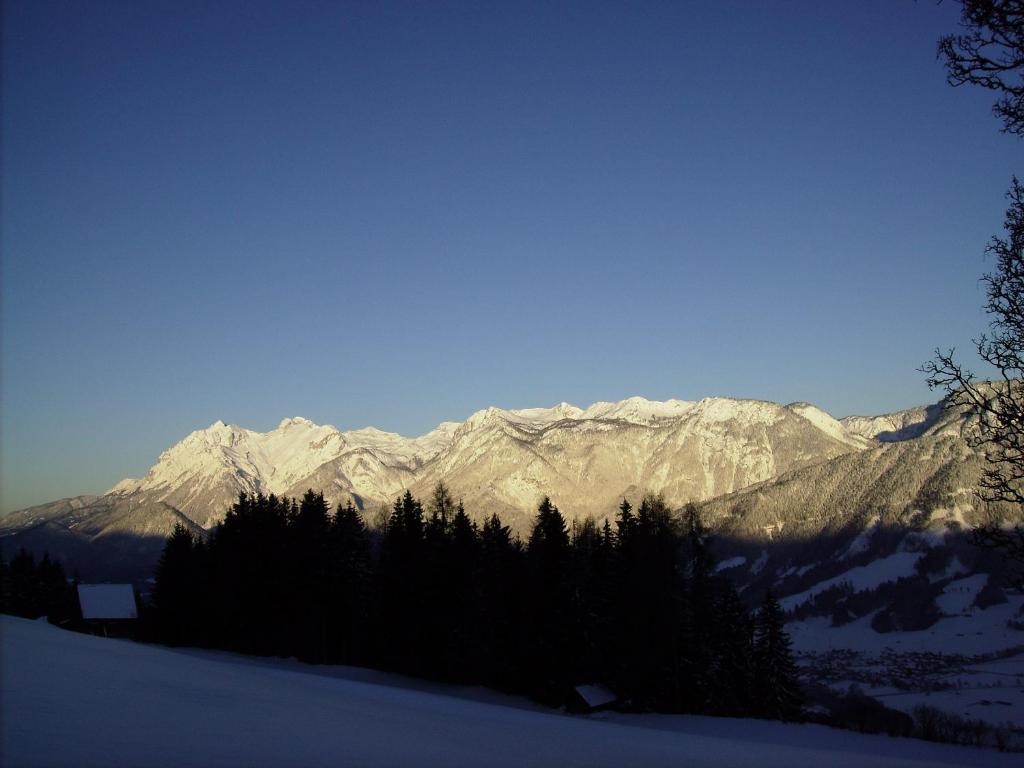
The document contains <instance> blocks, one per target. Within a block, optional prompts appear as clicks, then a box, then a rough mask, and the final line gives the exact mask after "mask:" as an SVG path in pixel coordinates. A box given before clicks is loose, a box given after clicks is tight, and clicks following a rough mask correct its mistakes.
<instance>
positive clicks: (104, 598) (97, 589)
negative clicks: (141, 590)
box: [78, 584, 139, 636]
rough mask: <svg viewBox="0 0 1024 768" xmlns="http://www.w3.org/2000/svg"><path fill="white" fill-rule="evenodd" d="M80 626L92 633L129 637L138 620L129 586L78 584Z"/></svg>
mask: <svg viewBox="0 0 1024 768" xmlns="http://www.w3.org/2000/svg"><path fill="white" fill-rule="evenodd" d="M78 604H79V606H80V607H81V609H82V624H83V625H84V626H85V627H86V629H88V630H89V631H90V632H92V633H93V634H103V635H105V636H106V635H117V636H124V635H128V634H131V632H132V630H134V628H135V622H136V620H137V619H138V618H139V609H138V606H137V605H136V603H135V590H134V589H133V588H132V585H131V584H79V585H78Z"/></svg>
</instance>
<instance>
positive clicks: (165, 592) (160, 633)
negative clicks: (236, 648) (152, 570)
mask: <svg viewBox="0 0 1024 768" xmlns="http://www.w3.org/2000/svg"><path fill="white" fill-rule="evenodd" d="M199 560H200V558H199V556H198V555H197V553H196V537H195V536H193V534H192V532H191V531H190V530H189V529H187V528H186V527H185V526H184V525H182V524H181V523H177V524H176V525H175V526H174V531H173V532H172V533H171V535H170V536H169V537H168V538H167V543H166V544H164V551H163V553H162V554H161V555H160V560H159V562H158V563H157V566H156V574H155V575H156V579H155V584H154V585H153V594H152V603H153V609H154V615H155V621H156V627H155V629H156V633H157V637H158V638H160V640H161V641H163V642H165V643H170V644H172V645H191V644H196V643H199V642H200V638H201V635H202V633H203V631H204V628H203V627H202V626H201V625H202V620H203V619H204V618H205V616H204V615H203V611H202V610H201V608H200V603H201V601H202V600H203V594H204V592H205V586H206V585H205V582H206V578H207V575H206V574H205V573H204V572H203V571H202V568H201V564H200V562H199Z"/></svg>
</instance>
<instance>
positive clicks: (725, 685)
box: [707, 578, 754, 717]
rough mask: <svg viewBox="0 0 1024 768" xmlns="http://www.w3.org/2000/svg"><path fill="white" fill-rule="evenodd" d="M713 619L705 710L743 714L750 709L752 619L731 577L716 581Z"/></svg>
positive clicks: (752, 668) (735, 714) (752, 684)
mask: <svg viewBox="0 0 1024 768" xmlns="http://www.w3.org/2000/svg"><path fill="white" fill-rule="evenodd" d="M714 592H715V599H714V614H713V615H714V621H713V624H712V627H711V631H710V632H709V633H708V637H709V641H710V646H711V647H710V653H709V657H710V663H711V668H710V672H709V674H708V676H707V677H708V680H709V682H710V688H709V690H708V697H707V698H708V709H707V711H708V713H709V714H715V715H724V716H727V717H743V716H745V715H749V714H750V713H751V712H752V709H753V704H754V702H753V698H752V690H753V686H754V659H753V653H754V649H753V632H754V626H753V621H752V620H751V618H750V614H749V613H748V612H747V609H746V607H745V606H744V605H743V603H742V602H741V601H740V598H739V595H738V594H737V593H736V588H735V587H734V586H733V584H732V581H730V580H729V579H728V578H719V579H716V581H715V590H714Z"/></svg>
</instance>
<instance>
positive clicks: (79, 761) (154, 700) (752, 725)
mask: <svg viewBox="0 0 1024 768" xmlns="http://www.w3.org/2000/svg"><path fill="white" fill-rule="evenodd" d="M0 658H2V659H3V664H4V670H3V672H4V675H3V686H2V687H0V711H2V712H3V717H2V718H0V754H2V755H3V761H4V764H5V765H12V766H14V765H17V766H25V767H26V768H30V767H32V766H67V765H75V766H137V767H138V768H147V767H148V766H243V765H244V766H254V767H259V766H282V765H287V766H296V767H297V766H328V765H330V766H366V767H368V768H372V767H373V766H398V765H403V766H425V765H429V766H441V765H444V766H525V765H530V766H627V765H628V766H656V765H664V766H687V768H702V767H703V768H714V767H720V766H749V767H750V768H754V766H757V767H758V768H768V767H771V766H778V767H779V768H782V767H783V766H785V767H786V768H799V767H800V766H809V767H813V768H821V767H822V766H835V767H836V768H844V767H850V768H852V767H853V766H864V767H865V768H874V767H876V766H891V767H892V768H899V767H900V766H906V767H907V768H909V767H910V766H927V765H932V766H939V765H943V766H952V765H960V766H975V767H976V768H986V767H987V766H1009V765H1019V764H1020V756H1019V755H1004V754H1000V753H998V752H994V751H983V750H973V749H966V748H960V747H949V746H945V745H938V744H928V743H925V742H920V741H914V740H909V739H890V738H887V737H884V736H863V735H860V734H855V733H851V732H846V731H836V730H832V729H829V728H824V727H822V726H812V725H788V724H782V723H771V722H764V721H751V720H729V719H714V718H703V717H682V716H667V715H664V716H659V715H650V716H633V715H620V714H615V713H606V714H604V715H595V716H592V717H574V716H567V715H560V714H557V713H551V712H547V711H540V710H538V709H537V708H535V707H532V706H531V705H529V704H527V703H525V702H520V704H519V706H509V704H511V703H513V702H514V701H515V700H512V699H509V698H507V697H500V696H498V695H497V694H494V695H493V700H492V701H491V702H485V701H480V700H479V699H480V698H481V696H480V694H479V692H478V691H470V692H468V693H467V697H463V698H460V697H458V694H460V693H462V692H463V689H457V688H452V689H450V690H449V691H448V692H447V694H445V693H442V692H441V691H440V690H439V686H436V685H435V686H430V685H428V684H424V685H423V688H426V689H432V690H423V689H419V690H418V689H416V688H414V687H399V686H400V685H401V681H400V679H396V678H395V677H394V676H388V675H380V674H377V673H373V672H368V671H365V670H356V669H350V668H344V667H308V666H304V665H301V664H299V663H297V662H293V661H283V660H282V661H278V660H260V659H252V658H246V657H240V656H234V655H232V654H226V653H216V652H201V651H189V650H170V649H166V648H161V647H157V646H147V645H141V644H136V643H132V642H128V641H123V640H107V639H104V638H98V637H92V636H88V635H78V634H74V633H70V632H65V631H62V630H60V629H57V628H55V627H52V626H50V625H48V624H45V623H41V622H30V621H26V620H24V619H15V618H11V617H7V616H4V617H0ZM375 679H376V680H377V682H376V683H374V682H371V681H373V680H375ZM406 682H407V681H406ZM474 697H475V698H476V699H477V700H473V698H474ZM498 701H504V702H505V704H504V705H500V704H498V703H496V702H498Z"/></svg>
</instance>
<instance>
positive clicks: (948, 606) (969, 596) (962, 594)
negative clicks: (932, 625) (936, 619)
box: [935, 573, 988, 615]
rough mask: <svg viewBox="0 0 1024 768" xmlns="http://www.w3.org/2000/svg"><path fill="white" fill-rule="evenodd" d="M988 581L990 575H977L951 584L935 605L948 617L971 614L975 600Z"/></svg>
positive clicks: (943, 591)
mask: <svg viewBox="0 0 1024 768" xmlns="http://www.w3.org/2000/svg"><path fill="white" fill-rule="evenodd" d="M987 581H988V574H985V573H976V574H974V575H973V576H968V577H967V578H966V579H956V580H955V581H951V582H949V584H947V585H946V587H945V589H943V590H942V594H941V595H939V596H938V597H937V598H935V604H936V605H937V606H938V607H939V610H940V611H942V612H943V613H944V614H946V615H954V614H958V613H969V612H970V609H971V605H972V604H973V603H974V598H976V597H977V596H978V593H979V592H980V591H981V590H982V588H983V587H984V586H985V583H986V582H987Z"/></svg>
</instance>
